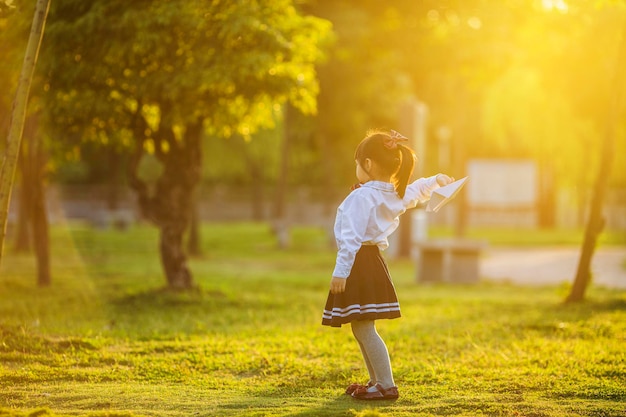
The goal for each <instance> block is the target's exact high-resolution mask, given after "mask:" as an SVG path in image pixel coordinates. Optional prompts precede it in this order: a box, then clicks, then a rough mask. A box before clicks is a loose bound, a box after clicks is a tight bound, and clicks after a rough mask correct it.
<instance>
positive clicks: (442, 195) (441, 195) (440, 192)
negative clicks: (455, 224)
mask: <svg viewBox="0 0 626 417" xmlns="http://www.w3.org/2000/svg"><path fill="white" fill-rule="evenodd" d="M468 178H469V177H465V178H461V179H460V180H457V181H454V182H452V183H450V184H448V185H445V186H443V187H441V188H438V189H436V190H435V191H433V192H432V195H431V196H430V201H429V202H428V205H427V206H426V211H434V212H437V211H439V209H440V208H441V207H443V206H445V205H446V204H448V202H449V201H450V200H452V199H453V198H454V197H455V196H456V195H457V193H458V192H459V191H461V188H463V186H464V185H465V183H466V182H467V179H468Z"/></svg>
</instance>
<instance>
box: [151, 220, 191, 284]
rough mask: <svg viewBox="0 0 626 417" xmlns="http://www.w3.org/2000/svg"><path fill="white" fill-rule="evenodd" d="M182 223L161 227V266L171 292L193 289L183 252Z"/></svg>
mask: <svg viewBox="0 0 626 417" xmlns="http://www.w3.org/2000/svg"><path fill="white" fill-rule="evenodd" d="M184 231H185V229H184V225H183V222H172V224H170V225H166V226H163V227H161V237H160V242H159V250H160V252H161V264H162V266H163V271H164V272H165V278H166V279H167V285H168V287H169V288H170V289H173V290H186V289H190V288H192V287H193V278H192V276H191V270H190V269H189V267H188V266H187V256H186V255H185V251H184V250H183V234H184Z"/></svg>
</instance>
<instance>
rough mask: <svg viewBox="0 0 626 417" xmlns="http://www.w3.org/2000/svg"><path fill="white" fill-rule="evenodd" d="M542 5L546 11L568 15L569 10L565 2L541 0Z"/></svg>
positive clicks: (562, 0)
mask: <svg viewBox="0 0 626 417" xmlns="http://www.w3.org/2000/svg"><path fill="white" fill-rule="evenodd" d="M541 4H542V6H543V8H544V9H546V10H556V11H559V12H561V13H567V11H568V10H569V7H568V6H567V3H565V1H564V0H541Z"/></svg>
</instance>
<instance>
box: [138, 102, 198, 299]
mask: <svg viewBox="0 0 626 417" xmlns="http://www.w3.org/2000/svg"><path fill="white" fill-rule="evenodd" d="M138 108H139V109H140V108H141V106H138ZM162 114H163V116H162V120H164V119H165V120H167V108H163V109H162ZM146 128H147V123H146V121H145V119H144V118H143V116H142V115H141V114H140V113H139V111H138V112H137V114H135V127H134V129H135V131H134V135H135V138H136V139H137V140H138V144H137V147H136V150H135V153H134V155H133V156H132V158H131V159H130V165H129V183H130V186H131V187H132V188H133V189H134V190H135V192H136V193H137V196H138V201H139V206H140V208H141V211H142V214H143V215H144V217H145V218H146V219H148V220H150V221H151V222H152V223H154V224H155V225H156V226H157V227H158V228H159V229H160V242H159V250H160V255H161V264H162V266H163V271H164V273H165V277H166V280H167V286H168V288H170V289H173V290H187V289H191V288H193V287H194V282H193V276H192V274H191V270H190V269H189V267H188V266H187V256H186V254H185V251H184V242H183V240H184V233H185V231H186V230H187V229H188V227H189V224H190V221H191V209H190V207H191V204H192V191H193V190H194V188H195V187H196V186H197V184H198V182H199V180H200V170H201V147H200V140H201V136H202V121H197V122H196V123H193V124H190V125H188V126H187V129H186V132H185V136H184V138H183V139H182V140H177V139H176V138H175V135H174V132H173V130H172V128H171V126H162V127H160V128H159V131H157V132H154V138H155V142H156V143H163V142H165V143H167V144H168V146H169V150H167V151H163V150H161V149H160V148H157V150H156V156H157V158H159V160H160V161H161V162H162V163H163V174H162V175H161V177H160V178H159V179H158V180H157V182H156V185H155V191H154V192H151V187H149V186H148V184H146V183H145V182H144V181H142V180H141V179H140V178H139V177H138V172H137V168H138V166H139V161H140V160H141V156H142V155H143V141H142V140H145V139H146V138H145V136H144V132H145V131H146Z"/></svg>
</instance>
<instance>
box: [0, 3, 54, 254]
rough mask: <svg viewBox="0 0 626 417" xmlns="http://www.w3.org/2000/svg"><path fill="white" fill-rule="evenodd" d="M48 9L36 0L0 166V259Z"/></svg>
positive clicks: (47, 5) (47, 4)
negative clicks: (29, 97)
mask: <svg viewBox="0 0 626 417" xmlns="http://www.w3.org/2000/svg"><path fill="white" fill-rule="evenodd" d="M49 9H50V0H38V1H37V5H36V6H35V15H34V16H33V24H32V26H31V30H30V35H29V37H28V45H27V46H26V54H25V56H24V63H23V65H22V73H21V75H20V79H19V83H18V85H17V91H16V93H15V100H14V101H13V111H12V114H11V123H10V125H9V136H8V138H7V147H6V153H5V154H4V158H3V161H2V168H1V170H0V262H1V261H2V254H3V253H4V241H5V237H6V228H7V220H8V217H9V205H10V203H11V190H12V188H13V182H14V179H15V168H16V166H17V159H18V156H19V151H20V143H21V141H22V132H23V130H24V120H25V118H26V108H27V105H28V95H29V92H30V86H31V83H32V79H33V74H34V72H35V65H36V63H37V57H38V55H39V48H40V46H41V40H42V39H43V33H44V27H45V24H46V17H47V16H48V10H49Z"/></svg>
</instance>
